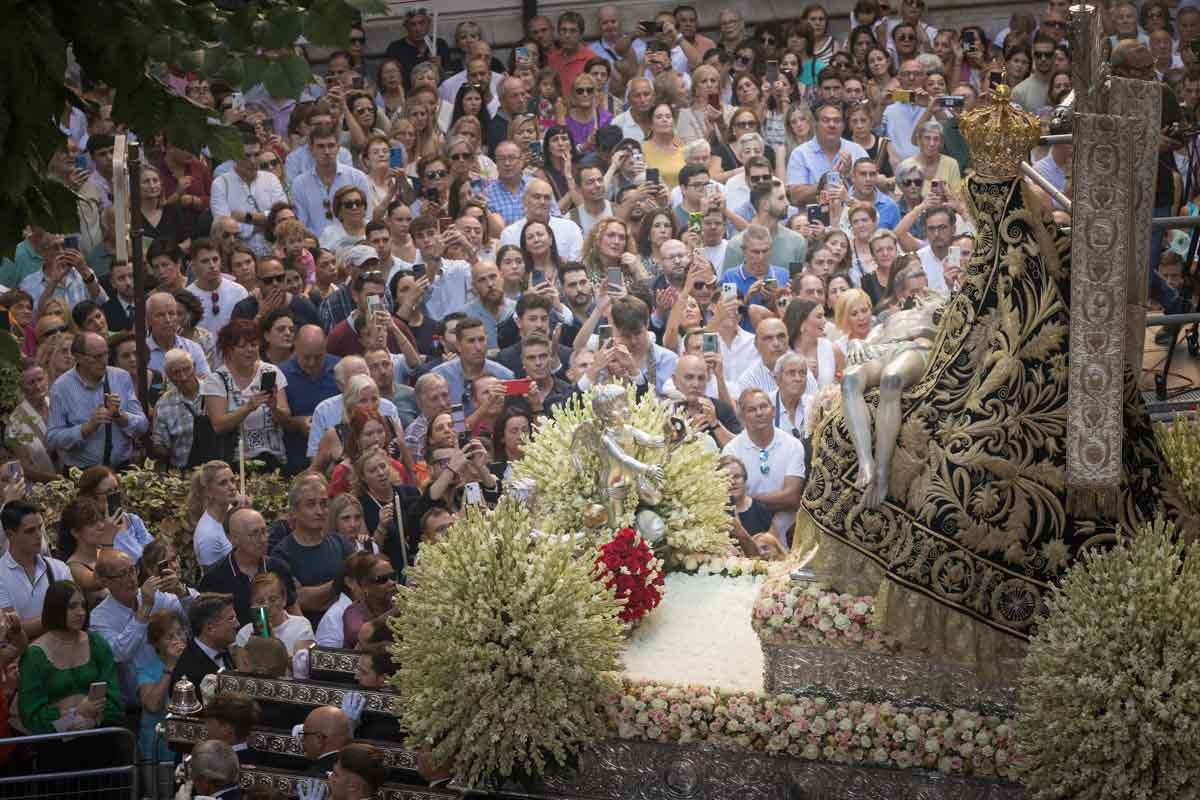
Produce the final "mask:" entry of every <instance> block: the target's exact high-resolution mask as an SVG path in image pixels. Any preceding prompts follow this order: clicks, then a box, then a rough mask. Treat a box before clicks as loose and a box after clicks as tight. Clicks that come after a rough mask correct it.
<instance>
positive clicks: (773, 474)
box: [721, 388, 804, 546]
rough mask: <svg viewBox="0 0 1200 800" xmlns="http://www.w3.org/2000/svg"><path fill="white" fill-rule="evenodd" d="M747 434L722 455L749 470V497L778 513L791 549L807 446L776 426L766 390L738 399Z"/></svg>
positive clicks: (779, 525) (748, 391)
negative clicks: (737, 461) (729, 457)
mask: <svg viewBox="0 0 1200 800" xmlns="http://www.w3.org/2000/svg"><path fill="white" fill-rule="evenodd" d="M738 417H739V418H740V419H741V421H742V426H743V428H744V430H743V431H742V432H741V433H739V434H738V435H737V436H735V437H734V438H733V441H731V442H729V444H727V445H725V447H724V448H723V449H722V450H721V455H726V456H729V455H732V456H736V457H737V458H738V459H740V460H741V462H742V464H743V465H744V466H745V467H746V493H747V494H749V495H750V496H751V497H753V498H754V499H755V500H757V501H758V502H760V503H762V504H763V505H765V506H766V507H767V509H768V510H769V511H774V512H776V513H775V520H774V525H775V530H777V531H780V532H781V533H782V534H783V536H784V538H785V539H787V540H788V541H785V542H784V545H785V546H790V545H791V541H790V539H791V534H790V533H788V531H789V529H790V528H791V527H792V523H794V522H795V521H796V511H795V509H796V508H798V507H799V506H800V498H801V496H802V495H803V492H804V445H803V444H801V443H800V441H799V440H798V439H795V438H794V437H792V436H791V435H789V434H788V433H787V432H786V431H782V430H780V429H779V428H777V427H776V426H775V405H774V403H772V402H771V397H770V395H769V394H767V392H765V391H763V390H762V389H755V388H750V389H746V390H744V391H743V392H742V393H741V395H740V396H739V398H738Z"/></svg>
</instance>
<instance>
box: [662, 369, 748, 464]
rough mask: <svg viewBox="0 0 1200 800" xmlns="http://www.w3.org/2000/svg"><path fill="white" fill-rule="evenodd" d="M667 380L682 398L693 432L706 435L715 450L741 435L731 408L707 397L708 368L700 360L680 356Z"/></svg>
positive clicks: (739, 426) (713, 398)
mask: <svg viewBox="0 0 1200 800" xmlns="http://www.w3.org/2000/svg"><path fill="white" fill-rule="evenodd" d="M671 380H673V381H674V382H675V389H676V390H677V391H678V392H679V393H680V394H681V395H683V403H684V409H683V410H684V411H685V413H686V414H687V416H688V421H689V423H690V424H691V426H692V428H693V429H695V430H698V431H704V432H705V433H707V434H708V435H709V436H711V437H712V439H713V441H715V442H716V443H717V446H718V447H724V446H725V445H727V444H729V442H730V441H731V440H732V439H733V437H734V436H736V435H738V434H739V433H741V432H742V425H741V423H740V422H739V421H738V418H737V413H736V412H735V411H734V410H733V406H731V405H729V404H728V403H726V402H724V401H722V400H719V399H717V398H715V397H709V396H708V395H707V393H706V391H705V390H706V389H707V388H708V382H709V368H708V364H707V363H705V361H704V359H703V358H702V357H700V356H698V355H692V354H690V353H689V354H685V355H682V356H680V357H679V360H678V361H676V362H675V373H674V374H673V375H672V376H671Z"/></svg>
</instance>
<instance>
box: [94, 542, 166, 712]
mask: <svg viewBox="0 0 1200 800" xmlns="http://www.w3.org/2000/svg"><path fill="white" fill-rule="evenodd" d="M96 579H97V581H98V582H99V584H100V586H101V587H102V588H104V589H107V590H108V597H106V598H105V599H104V600H102V601H101V602H100V604H99V605H98V606H96V607H95V608H93V609H92V616H91V629H92V630H93V631H95V632H96V633H98V634H100V635H101V636H102V637H104V640H105V641H106V642H108V644H109V647H111V648H112V654H113V661H115V662H116V663H117V674H118V675H119V676H120V679H121V690H122V692H123V693H124V695H125V701H126V702H127V703H134V702H136V701H137V684H136V683H135V682H134V679H135V677H136V671H137V668H138V667H140V666H141V665H142V664H144V663H146V662H148V661H149V660H150V659H152V658H154V657H155V653H154V648H153V647H151V646H150V642H149V641H147V639H146V626H147V624H148V623H149V622H150V615H151V614H152V613H154V612H155V611H173V612H174V613H175V614H177V615H178V616H180V617H182V616H183V609H182V608H181V607H180V605H179V598H178V597H176V596H175V595H173V594H167V593H166V592H162V591H159V589H160V587H161V586H162V584H163V579H162V578H160V577H157V576H156V577H151V578H147V579H146V581H145V583H143V584H142V586H141V588H140V589H139V588H138V571H137V565H136V564H134V563H133V559H132V558H130V557H129V555H128V554H127V553H123V552H121V551H120V550H101V551H100V555H99V556H98V557H97V559H96ZM186 644H187V640H186V639H180V640H179V641H178V642H177V645H178V651H179V652H182V651H183V647H184V645H186ZM168 646H170V645H168Z"/></svg>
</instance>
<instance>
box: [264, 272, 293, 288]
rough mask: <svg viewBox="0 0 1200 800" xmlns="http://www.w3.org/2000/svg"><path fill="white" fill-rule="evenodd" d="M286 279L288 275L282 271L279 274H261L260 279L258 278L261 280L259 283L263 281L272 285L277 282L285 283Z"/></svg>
mask: <svg viewBox="0 0 1200 800" xmlns="http://www.w3.org/2000/svg"><path fill="white" fill-rule="evenodd" d="M286 279H287V276H285V275H284V274H283V273H282V272H281V273H279V274H278V275H263V276H260V277H259V279H258V282H259V283H261V284H263V285H264V286H270V285H271V284H275V283H283V282H284V281H285V280H286Z"/></svg>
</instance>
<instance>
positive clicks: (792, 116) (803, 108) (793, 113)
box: [784, 103, 817, 162]
mask: <svg viewBox="0 0 1200 800" xmlns="http://www.w3.org/2000/svg"><path fill="white" fill-rule="evenodd" d="M784 131H785V132H784V136H785V140H786V147H785V148H784V149H785V150H786V152H787V155H786V156H785V157H784V161H785V162H786V160H787V158H788V157H790V156H791V154H792V151H793V150H795V149H796V148H797V147H799V146H800V145H802V144H804V143H805V142H807V141H808V140H809V139H811V138H813V136H815V135H816V132H817V121H816V119H815V118H814V117H813V113H812V109H811V108H809V106H808V103H795V104H793V105H792V107H791V108H789V109H788V113H787V117H786V119H785V120H784Z"/></svg>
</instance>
